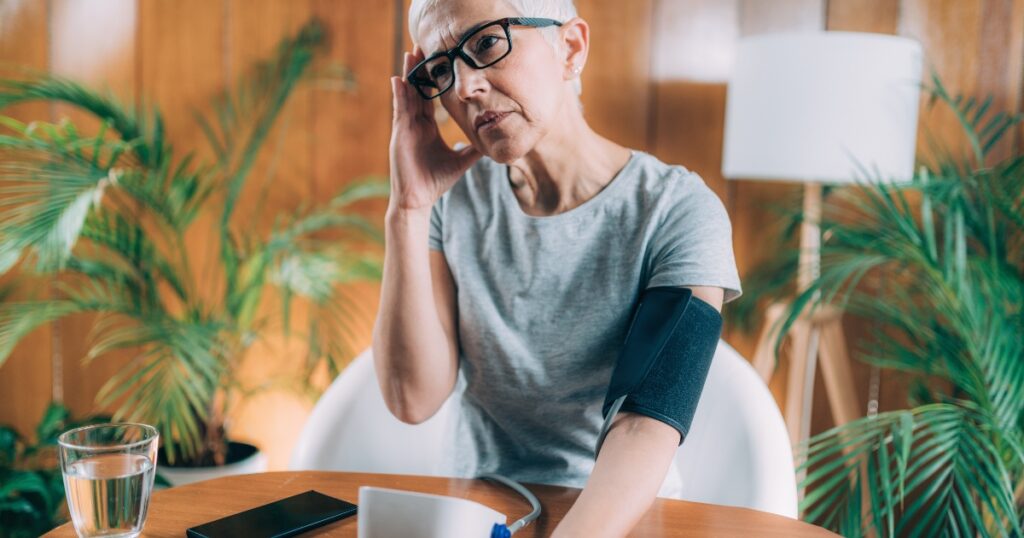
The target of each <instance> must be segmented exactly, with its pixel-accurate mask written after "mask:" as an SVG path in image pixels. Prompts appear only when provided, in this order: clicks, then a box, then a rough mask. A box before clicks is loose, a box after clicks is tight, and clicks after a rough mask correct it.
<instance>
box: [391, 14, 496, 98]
mask: <svg viewBox="0 0 1024 538" xmlns="http://www.w3.org/2000/svg"><path fill="white" fill-rule="evenodd" d="M511 47H512V44H511V43H510V42H509V39H508V34H507V33H506V32H505V29H504V28H503V27H502V26H501V25H500V24H493V25H489V26H485V27H483V28H480V29H479V30H477V31H476V32H474V33H473V34H472V35H470V36H469V38H468V39H467V40H466V41H465V42H464V43H463V44H462V54H463V55H464V56H462V57H463V59H465V58H466V57H468V58H469V60H471V61H472V64H473V65H471V66H470V67H475V68H477V69H482V68H484V67H489V66H491V65H493V64H494V63H496V62H498V61H499V60H501V59H502V58H504V57H505V55H507V54H508V53H509V50H511ZM411 78H412V79H413V80H414V81H415V82H414V83H415V84H416V85H417V86H419V88H420V90H421V91H423V92H424V93H425V94H426V96H427V97H428V98H429V97H434V96H436V95H438V94H440V93H441V92H444V91H445V90H447V89H448V88H449V87H451V85H452V84H453V83H454V82H455V69H454V67H453V66H452V61H451V59H450V58H448V56H438V57H437V58H434V59H433V60H431V61H429V62H427V63H425V64H423V65H422V66H420V67H419V68H418V69H417V70H416V71H413V72H412V73H411Z"/></svg>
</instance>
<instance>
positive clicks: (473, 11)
mask: <svg viewBox="0 0 1024 538" xmlns="http://www.w3.org/2000/svg"><path fill="white" fill-rule="evenodd" d="M531 15H533V14H532V13H522V14H520V13H514V12H512V9H511V8H509V7H508V6H506V5H505V3H504V2H501V1H494V2H483V1H480V0H451V1H447V2H442V3H440V4H439V5H438V6H437V7H434V8H432V9H428V10H427V11H426V12H425V13H424V14H423V17H422V18H421V19H420V25H419V28H418V32H417V37H418V40H417V41H418V43H419V46H420V48H421V49H422V50H423V53H424V56H425V57H428V58H429V57H430V56H431V55H433V54H435V53H437V52H440V51H445V50H449V49H451V48H453V47H455V45H457V44H458V42H459V40H460V39H461V38H462V37H463V36H464V35H465V34H466V33H467V31H469V30H470V29H471V28H474V27H476V26H477V25H479V24H481V23H486V22H491V21H493V20H497V19H501V18H504V17H514V16H531ZM510 30H511V35H512V51H511V53H509V55H508V56H506V57H505V58H504V59H502V60H501V61H500V62H498V63H496V64H494V65H492V66H491V67H488V68H486V69H473V68H471V67H469V66H468V65H466V63H465V62H464V61H463V60H462V59H461V58H459V59H457V60H455V63H454V66H453V69H454V71H455V85H454V86H452V88H451V89H450V90H448V91H447V92H446V93H445V94H444V95H442V96H441V97H439V98H438V99H440V100H441V104H442V105H443V106H444V108H445V109H446V110H447V111H448V114H449V115H450V116H451V117H452V119H454V120H455V122H456V123H457V124H458V125H459V127H460V128H461V129H462V131H463V132H464V133H465V134H466V136H467V137H468V138H469V140H470V142H472V144H473V145H474V146H475V147H476V148H477V149H478V150H480V152H481V153H483V154H485V155H487V156H489V157H491V158H492V159H494V160H495V161H497V162H500V163H509V162H512V161H514V160H516V159H519V158H521V157H522V156H523V155H525V154H526V153H528V152H529V151H530V150H532V149H533V148H534V146H536V144H537V142H538V141H540V140H541V139H542V138H543V137H544V136H545V135H546V134H547V133H548V131H549V128H550V126H551V124H552V123H554V122H553V121H552V120H553V119H554V118H555V117H556V116H557V115H558V112H559V110H560V108H561V107H563V106H565V105H566V102H567V98H568V97H570V96H571V95H572V93H571V92H572V90H571V87H570V86H568V85H567V83H566V73H567V72H569V70H570V69H571V68H567V67H566V62H565V59H564V58H561V59H560V58H559V54H558V53H556V51H555V49H554V48H553V47H552V46H551V44H550V43H549V42H548V41H547V40H546V39H545V38H544V36H543V35H542V34H541V30H539V29H536V28H529V27H525V26H512V27H511V28H510ZM495 113H496V114H497V116H495ZM495 117H496V119H492V120H491V121H486V120H487V119H488V118H495Z"/></svg>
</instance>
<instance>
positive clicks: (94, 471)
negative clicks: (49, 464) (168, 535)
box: [57, 424, 160, 538]
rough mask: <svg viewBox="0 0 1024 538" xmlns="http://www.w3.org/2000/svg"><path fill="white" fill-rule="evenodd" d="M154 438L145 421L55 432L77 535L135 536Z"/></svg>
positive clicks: (151, 470) (149, 484)
mask: <svg viewBox="0 0 1024 538" xmlns="http://www.w3.org/2000/svg"><path fill="white" fill-rule="evenodd" d="M159 438H160V436H159V435H158V434H157V431H156V428H154V427H152V426H147V425H145V424H96V425H93V426H85V427H82V428H76V429H74V430H70V431H67V432H64V433H62V434H61V435H60V437H59V438H58V439H57V442H58V444H59V445H60V450H59V451H60V468H61V471H62V472H63V475H64V491H65V492H66V494H67V499H68V510H69V511H70V512H71V520H72V521H73V522H74V525H75V531H76V532H77V533H78V536H81V537H83V538H84V537H92V536H108V537H109V536H138V535H139V533H140V532H141V531H142V525H143V524H144V523H145V522H146V509H147V508H148V507H149V495H150V493H151V492H152V491H153V478H154V477H155V476H156V449H157V442H158V440H159Z"/></svg>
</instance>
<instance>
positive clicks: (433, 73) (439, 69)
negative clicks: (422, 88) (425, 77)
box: [430, 64, 448, 80]
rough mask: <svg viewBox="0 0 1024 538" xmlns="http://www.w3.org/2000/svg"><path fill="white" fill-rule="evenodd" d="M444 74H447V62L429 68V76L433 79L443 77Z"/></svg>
mask: <svg viewBox="0 0 1024 538" xmlns="http://www.w3.org/2000/svg"><path fill="white" fill-rule="evenodd" d="M446 75H448V65H447V64H441V65H437V66H434V68H433V69H431V70H430V78H432V79H434V80H437V79H439V78H442V77H444V76H446Z"/></svg>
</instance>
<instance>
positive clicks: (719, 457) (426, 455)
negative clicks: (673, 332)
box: [290, 341, 797, 518]
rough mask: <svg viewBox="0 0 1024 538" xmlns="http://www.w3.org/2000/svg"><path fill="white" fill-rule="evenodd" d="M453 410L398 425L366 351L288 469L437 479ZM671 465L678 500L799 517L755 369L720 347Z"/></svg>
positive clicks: (329, 398)
mask: <svg viewBox="0 0 1024 538" xmlns="http://www.w3.org/2000/svg"><path fill="white" fill-rule="evenodd" d="M458 405H459V396H458V395H457V394H456V395H453V396H452V398H449V400H448V401H447V402H445V404H444V406H442V408H441V409H440V410H439V411H438V412H437V414H435V415H434V416H433V417H431V418H430V420H428V421H426V422H424V423H423V424H419V425H416V426H410V425H408V424H404V423H402V422H401V421H399V420H398V419H396V418H395V417H394V416H392V415H391V413H390V412H389V411H388V409H387V407H386V406H385V405H384V400H383V397H382V396H381V394H380V390H379V388H378V386H377V376H376V373H375V371H374V368H373V358H372V357H371V355H370V351H369V350H367V351H366V352H364V353H363V354H362V355H360V356H359V357H357V358H356V359H355V360H354V361H353V362H352V364H351V365H350V366H349V367H348V368H346V369H345V371H344V372H342V374H341V375H340V376H338V379H337V380H335V381H334V383H333V384H332V385H331V387H330V388H328V390H327V392H326V393H324V395H323V396H322V397H321V398H320V401H319V402H318V403H317V405H316V407H315V408H314V409H313V412H312V414H311V415H310V417H309V421H308V422H307V423H306V425H305V427H304V428H303V430H302V434H301V435H300V436H299V440H298V444H297V445H296V447H295V450H294V452H293V453H292V459H291V463H290V467H291V468H292V469H295V470H298V469H319V470H336V471H357V472H369V473H397V474H418V475H437V474H439V469H440V467H439V466H440V462H441V461H442V459H441V456H442V453H443V451H444V450H445V437H446V435H445V434H446V433H447V432H448V431H449V430H448V425H449V421H450V420H452V419H453V417H454V414H455V412H456V409H457V406H458ZM675 463H676V469H677V471H678V473H679V477H680V479H681V482H682V490H681V493H680V495H679V498H681V499H684V500H688V501H697V502H704V503H713V504H723V505H728V506H739V507H745V508H751V509H754V510H761V511H764V512H772V513H775V514H779V515H783V516H787V517H791V518H796V516H797V494H796V478H795V474H794V469H793V453H792V450H791V447H790V442H789V435H788V434H787V433H786V426H785V424H784V423H783V420H782V415H781V414H780V413H779V409H778V407H777V406H776V405H775V401H774V399H773V398H772V395H771V393H770V392H769V391H768V388H767V387H766V386H765V385H764V383H763V382H762V381H761V379H760V377H758V375H757V373H756V372H755V371H754V369H753V368H752V367H751V366H750V364H749V363H748V362H747V361H746V360H745V359H744V358H743V357H742V356H740V354H739V353H737V352H736V350H734V349H733V348H732V347H730V346H729V345H728V344H726V343H725V342H723V341H720V342H719V345H718V350H717V351H716V352H715V359H714V361H713V362H712V366H711V371H710V373H709V374H708V380H707V384H706V385H705V387H704V392H703V394H702V396H701V400H700V403H699V404H698V406H697V412H696V415H695V416H694V419H693V424H692V425H691V428H690V435H689V436H688V437H687V439H686V442H684V443H683V445H682V446H681V447H680V448H679V451H678V452H677V453H676V459H675Z"/></svg>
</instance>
